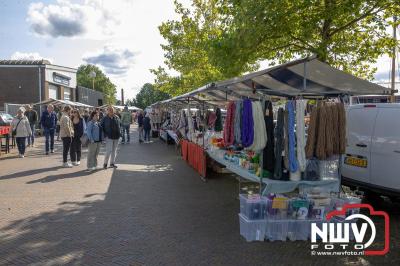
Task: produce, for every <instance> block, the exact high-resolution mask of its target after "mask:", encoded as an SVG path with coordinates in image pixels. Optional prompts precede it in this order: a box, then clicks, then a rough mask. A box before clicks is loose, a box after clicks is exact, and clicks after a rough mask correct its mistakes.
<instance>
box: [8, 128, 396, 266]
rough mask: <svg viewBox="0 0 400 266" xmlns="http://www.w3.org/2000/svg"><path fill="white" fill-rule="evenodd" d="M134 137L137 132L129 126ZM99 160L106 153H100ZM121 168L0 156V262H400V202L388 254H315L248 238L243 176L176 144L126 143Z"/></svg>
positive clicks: (303, 247) (32, 155) (32, 154)
mask: <svg viewBox="0 0 400 266" xmlns="http://www.w3.org/2000/svg"><path fill="white" fill-rule="evenodd" d="M133 137H134V138H136V137H137V133H136V132H134V133H133ZM100 161H101V159H100ZM117 162H118V164H119V168H118V169H117V170H111V169H109V170H106V171H98V172H96V173H92V174H88V173H86V172H85V171H84V169H85V163H86V162H85V160H82V165H81V166H79V167H75V168H72V169H63V168H60V167H59V166H60V164H61V154H60V146H59V144H58V145H57V148H56V153H55V154H54V155H51V156H50V157H46V156H44V155H42V152H41V147H39V148H37V149H33V150H30V151H29V152H28V156H27V157H26V158H24V159H17V158H13V159H0V265H321V264H325V265H383V264H392V265H399V264H400V254H399V245H398V239H399V211H398V210H399V208H398V205H388V206H386V205H385V206H384V208H386V209H387V210H388V211H390V212H391V217H392V226H391V235H392V250H391V252H390V254H389V255H387V256H385V257H384V258H376V257H375V258H374V257H360V258H357V257H348V258H347V257H338V258H336V257H335V258H329V257H311V256H310V255H309V243H307V242H301V241H296V242H272V243H271V242H260V243H246V242H245V241H244V239H243V238H241V237H240V235H239V223H238V216H237V213H238V209H239V202H238V200H237V191H238V189H237V183H236V181H235V179H234V178H232V177H229V176H218V177H216V178H212V179H210V180H209V181H208V182H207V183H204V182H202V181H201V180H200V178H199V176H198V175H197V174H196V173H195V172H194V171H193V170H192V169H191V168H190V167H189V166H187V165H186V164H185V163H184V162H183V161H182V160H181V159H180V158H179V157H178V156H177V154H176V152H175V151H174V148H173V147H172V146H167V145H165V144H161V143H158V142H157V141H155V142H154V143H151V144H142V145H139V144H137V143H132V144H130V145H123V146H120V150H119V153H118V159H117Z"/></svg>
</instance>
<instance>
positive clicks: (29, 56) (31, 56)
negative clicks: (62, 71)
mask: <svg viewBox="0 0 400 266" xmlns="http://www.w3.org/2000/svg"><path fill="white" fill-rule="evenodd" d="M10 59H11V60H42V59H45V60H48V61H50V62H53V59H49V58H46V57H43V56H41V55H40V54H39V53H36V52H35V53H24V52H15V53H13V54H12V55H11V57H10Z"/></svg>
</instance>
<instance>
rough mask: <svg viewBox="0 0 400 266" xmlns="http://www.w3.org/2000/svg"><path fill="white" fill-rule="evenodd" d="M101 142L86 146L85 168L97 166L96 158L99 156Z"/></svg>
mask: <svg viewBox="0 0 400 266" xmlns="http://www.w3.org/2000/svg"><path fill="white" fill-rule="evenodd" d="M100 147H101V142H93V143H92V142H91V143H89V145H88V153H87V168H92V167H96V166H97V157H98V156H99V152H100Z"/></svg>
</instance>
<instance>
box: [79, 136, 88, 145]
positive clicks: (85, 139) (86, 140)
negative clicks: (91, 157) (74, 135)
mask: <svg viewBox="0 0 400 266" xmlns="http://www.w3.org/2000/svg"><path fill="white" fill-rule="evenodd" d="M80 140H81V143H82V146H83V147H87V146H88V145H89V138H88V136H87V135H86V133H84V134H83V135H82V137H81V138H80Z"/></svg>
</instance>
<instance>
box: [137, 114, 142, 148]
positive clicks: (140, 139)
mask: <svg viewBox="0 0 400 266" xmlns="http://www.w3.org/2000/svg"><path fill="white" fill-rule="evenodd" d="M137 122H138V128H139V143H142V142H143V113H142V111H139V115H138V117H137Z"/></svg>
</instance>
